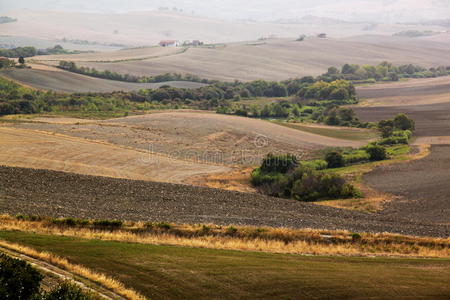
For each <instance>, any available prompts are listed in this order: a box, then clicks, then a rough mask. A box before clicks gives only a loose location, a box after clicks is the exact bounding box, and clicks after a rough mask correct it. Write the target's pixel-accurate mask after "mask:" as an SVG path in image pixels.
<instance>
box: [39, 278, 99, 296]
mask: <svg viewBox="0 0 450 300" xmlns="http://www.w3.org/2000/svg"><path fill="white" fill-rule="evenodd" d="M42 299H43V300H94V299H95V297H94V296H93V295H92V294H91V293H86V292H84V291H83V290H82V289H81V288H80V287H78V286H76V285H74V284H71V283H69V282H64V283H62V284H61V285H59V286H58V287H56V288H55V289H53V290H52V291H50V292H48V293H46V294H44V295H43V297H42Z"/></svg>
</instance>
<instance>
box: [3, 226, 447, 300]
mask: <svg viewBox="0 0 450 300" xmlns="http://www.w3.org/2000/svg"><path fill="white" fill-rule="evenodd" d="M0 238H2V239H5V240H7V241H10V242H15V243H20V244H23V245H26V246H29V247H33V248H35V249H36V250H39V251H51V252H52V253H54V254H56V255H59V256H62V257H64V258H67V259H69V260H70V261H71V262H72V263H76V264H80V265H83V266H85V267H88V268H91V269H94V270H97V271H99V272H103V273H105V274H108V275H110V276H113V277H115V278H117V279H118V280H120V281H121V282H123V283H124V284H125V285H126V286H128V287H132V288H134V289H136V290H137V291H139V292H141V293H142V294H144V295H145V296H147V297H149V298H151V299H160V298H172V299H176V298H177V299H180V298H189V299H212V298H217V297H223V298H227V299H242V298H248V299H250V298H251V299H267V298H277V299H280V298H284V299H291V298H296V299H298V298H311V297H314V298H317V299H331V298H332V299H342V298H352V297H353V298H355V297H356V298H373V299H387V298H398V297H404V298H408V297H412V298H421V297H426V298H439V297H441V298H445V297H446V296H447V295H449V293H450V281H449V278H450V260H448V259H427V260H424V259H398V258H349V257H305V256H299V255H283V254H270V253H256V252H240V251H225V250H214V249H199V248H184V247H173V246H155V245H143V244H133V243H121V242H111V241H98V240H84V239H79V238H71V237H57V236H45V235H38V234H28V233H21V232H0Z"/></svg>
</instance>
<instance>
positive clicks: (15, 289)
mask: <svg viewBox="0 0 450 300" xmlns="http://www.w3.org/2000/svg"><path fill="white" fill-rule="evenodd" d="M41 281H42V275H41V274H40V273H39V272H38V271H37V270H36V269H34V268H33V267H31V266H30V265H29V264H27V263H26V262H24V261H22V260H19V259H15V258H11V257H9V256H7V255H5V254H0V299H5V300H8V299H11V300H15V299H23V300H27V299H36V297H37V295H39V287H40V284H41Z"/></svg>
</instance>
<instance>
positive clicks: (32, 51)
mask: <svg viewBox="0 0 450 300" xmlns="http://www.w3.org/2000/svg"><path fill="white" fill-rule="evenodd" d="M77 53H81V52H80V51H69V50H66V49H64V48H63V47H62V46H60V45H56V46H54V47H50V48H47V49H39V50H38V49H36V48H35V47H16V48H12V49H0V56H4V57H9V58H19V57H32V56H36V55H52V54H77Z"/></svg>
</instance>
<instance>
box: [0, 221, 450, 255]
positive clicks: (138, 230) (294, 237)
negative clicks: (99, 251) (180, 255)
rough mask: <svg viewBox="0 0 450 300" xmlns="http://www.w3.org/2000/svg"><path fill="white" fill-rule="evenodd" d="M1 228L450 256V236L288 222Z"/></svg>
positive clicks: (322, 251) (230, 246) (213, 245)
mask: <svg viewBox="0 0 450 300" xmlns="http://www.w3.org/2000/svg"><path fill="white" fill-rule="evenodd" d="M0 221H1V223H0V230H8V231H11V230H18V231H24V232H32V233H37V234H48V235H57V236H70V237H78V238H84V239H96V240H104V241H119V242H131V243H141V244H153V245H173V246H184V247H196V248H210V249H227V250H241V251H262V252H271V253H291V254H304V255H339V256H367V255H376V256H402V257H403V256H404V257H450V239H442V238H423V237H410V236H401V235H393V234H384V233H383V234H370V233H362V234H351V233H350V232H347V231H329V230H312V229H288V228H256V227H222V226H217V225H173V224H144V223H126V224H125V225H124V226H123V227H122V228H120V229H116V230H112V229H105V228H96V227H93V226H92V225H87V226H75V227H69V226H61V225H55V224H53V223H52V222H51V220H49V219H43V220H40V221H26V220H18V219H16V218H14V217H10V216H3V217H1V219H0Z"/></svg>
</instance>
